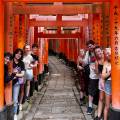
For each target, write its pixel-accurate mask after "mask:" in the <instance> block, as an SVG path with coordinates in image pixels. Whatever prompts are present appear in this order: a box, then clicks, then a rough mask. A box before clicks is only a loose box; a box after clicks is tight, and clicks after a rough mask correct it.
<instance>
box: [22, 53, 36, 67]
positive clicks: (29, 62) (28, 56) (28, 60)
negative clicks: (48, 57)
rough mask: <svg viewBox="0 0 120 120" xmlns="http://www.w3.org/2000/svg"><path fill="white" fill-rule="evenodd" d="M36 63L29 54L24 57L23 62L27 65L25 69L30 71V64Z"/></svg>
mask: <svg viewBox="0 0 120 120" xmlns="http://www.w3.org/2000/svg"><path fill="white" fill-rule="evenodd" d="M33 61H34V59H33V57H32V56H31V55H30V54H28V55H25V56H24V57H23V62H24V64H25V69H30V68H31V67H30V64H31V63H32V62H33Z"/></svg>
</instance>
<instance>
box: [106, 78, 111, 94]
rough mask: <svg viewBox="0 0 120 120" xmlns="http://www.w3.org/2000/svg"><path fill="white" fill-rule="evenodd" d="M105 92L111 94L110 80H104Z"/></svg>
mask: <svg viewBox="0 0 120 120" xmlns="http://www.w3.org/2000/svg"><path fill="white" fill-rule="evenodd" d="M105 93H106V94H107V95H111V80H106V81H105Z"/></svg>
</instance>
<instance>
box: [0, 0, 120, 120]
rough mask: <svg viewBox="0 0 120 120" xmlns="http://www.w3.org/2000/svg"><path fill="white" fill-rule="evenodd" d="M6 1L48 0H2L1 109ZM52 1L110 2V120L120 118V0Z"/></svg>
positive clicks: (78, 0) (32, 0)
mask: <svg viewBox="0 0 120 120" xmlns="http://www.w3.org/2000/svg"><path fill="white" fill-rule="evenodd" d="M4 2H26V3H35V2H36V3H38V2H41V3H42V2H43V3H45V2H49V1H48V0H0V13H1V15H0V73H1V76H0V96H1V99H0V109H3V108H4V63H3V61H4ZM51 2H65V3H69V2H74V3H94V2H110V4H111V6H110V25H111V29H110V31H111V47H112V60H111V61H112V110H111V115H110V120H113V119H115V120H120V80H119V79H120V47H119V46H120V31H119V28H120V20H119V19H120V14H119V13H120V0H89V2H88V0H72V1H69V0H51Z"/></svg>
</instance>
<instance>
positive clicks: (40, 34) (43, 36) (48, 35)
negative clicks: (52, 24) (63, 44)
mask: <svg viewBox="0 0 120 120" xmlns="http://www.w3.org/2000/svg"><path fill="white" fill-rule="evenodd" d="M38 37H39V38H51V39H57V38H63V39H64V38H65V39H66V38H68V39H70V38H80V37H81V33H75V34H61V33H59V34H58V33H56V34H45V33H38Z"/></svg>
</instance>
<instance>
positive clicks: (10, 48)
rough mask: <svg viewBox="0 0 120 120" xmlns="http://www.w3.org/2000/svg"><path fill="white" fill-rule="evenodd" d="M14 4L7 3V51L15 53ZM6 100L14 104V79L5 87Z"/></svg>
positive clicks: (7, 102)
mask: <svg viewBox="0 0 120 120" xmlns="http://www.w3.org/2000/svg"><path fill="white" fill-rule="evenodd" d="M12 6H13V4H12V3H10V2H8V3H5V9H4V10H5V11H4V12H5V51H6V52H10V53H13V31H14V30H13V29H14V23H13V18H14V16H13V11H12ZM9 72H12V64H10V65H9ZM5 101H6V105H11V104H12V81H11V82H10V83H9V84H7V85H6V87H5Z"/></svg>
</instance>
